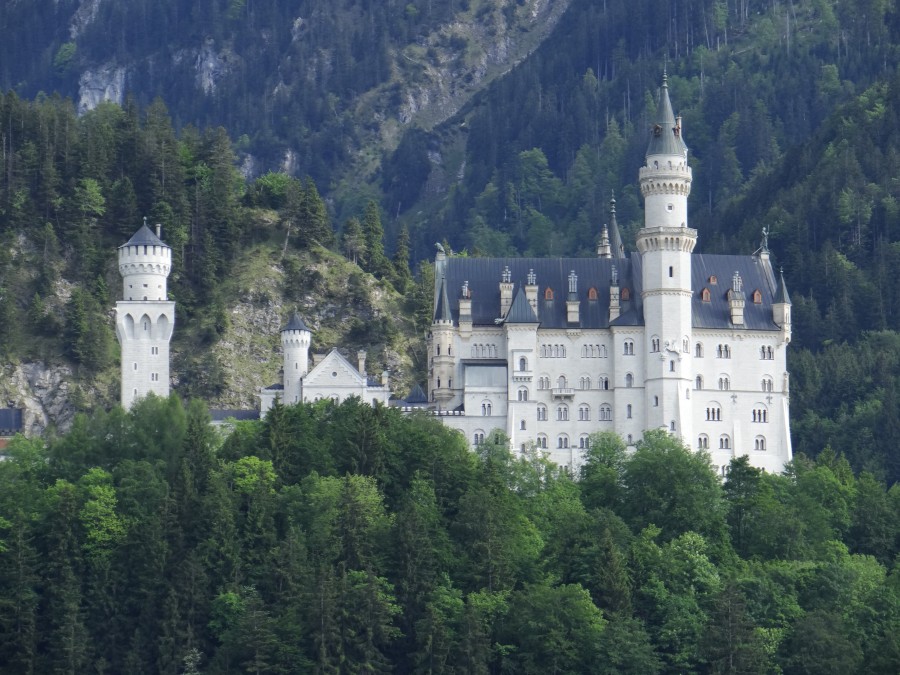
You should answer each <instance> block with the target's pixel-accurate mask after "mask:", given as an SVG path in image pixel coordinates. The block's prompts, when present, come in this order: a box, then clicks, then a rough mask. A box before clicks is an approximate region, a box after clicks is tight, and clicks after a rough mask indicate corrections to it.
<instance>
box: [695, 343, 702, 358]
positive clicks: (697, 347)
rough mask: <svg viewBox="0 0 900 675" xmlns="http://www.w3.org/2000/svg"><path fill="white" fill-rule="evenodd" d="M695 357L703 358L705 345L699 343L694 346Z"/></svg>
mask: <svg viewBox="0 0 900 675" xmlns="http://www.w3.org/2000/svg"><path fill="white" fill-rule="evenodd" d="M694 356H696V357H697V358H698V359H702V358H703V343H701V342H698V343H697V344H695V345H694Z"/></svg>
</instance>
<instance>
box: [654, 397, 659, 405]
mask: <svg viewBox="0 0 900 675" xmlns="http://www.w3.org/2000/svg"><path fill="white" fill-rule="evenodd" d="M653 407H654V408H658V407H659V396H654V397H653Z"/></svg>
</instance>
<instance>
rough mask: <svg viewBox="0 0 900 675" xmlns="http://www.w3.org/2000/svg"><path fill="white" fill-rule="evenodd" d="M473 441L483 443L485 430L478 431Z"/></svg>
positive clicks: (475, 443) (476, 443) (474, 443)
mask: <svg viewBox="0 0 900 675" xmlns="http://www.w3.org/2000/svg"><path fill="white" fill-rule="evenodd" d="M472 441H473V445H481V444H482V443H484V432H483V431H476V432H475V435H474V436H473V438H472Z"/></svg>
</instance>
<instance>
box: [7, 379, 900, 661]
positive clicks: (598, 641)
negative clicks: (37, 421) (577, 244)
mask: <svg viewBox="0 0 900 675" xmlns="http://www.w3.org/2000/svg"><path fill="white" fill-rule="evenodd" d="M592 441H593V443H592V446H591V449H590V450H589V451H588V452H587V455H586V458H585V463H584V465H583V467H582V468H581V473H580V476H578V477H577V478H578V480H574V479H573V478H575V477H573V476H570V475H568V474H567V473H565V472H562V471H560V470H559V469H558V468H557V467H555V466H554V465H552V464H550V463H548V462H546V461H545V460H543V459H542V458H541V457H540V456H539V455H538V454H537V453H534V452H533V451H529V452H525V453H523V454H521V455H519V454H517V456H515V457H514V456H512V455H511V454H510V453H509V450H508V441H507V439H506V438H504V437H502V436H501V435H499V434H495V435H493V436H491V437H489V438H487V439H486V441H485V443H483V444H482V445H480V446H479V447H478V449H477V452H476V453H473V452H471V451H470V450H469V448H468V447H467V444H466V442H465V440H464V439H463V438H462V436H460V435H458V434H456V433H455V432H453V431H451V430H449V429H447V428H445V427H443V426H442V425H441V424H440V423H439V421H437V420H435V419H434V418H432V417H429V416H427V415H424V416H418V415H403V414H401V413H400V412H399V411H397V410H395V409H391V408H386V407H383V406H376V407H374V408H373V407H370V406H368V405H366V404H363V403H361V402H359V401H358V400H355V399H351V400H349V401H347V402H345V403H343V404H341V405H335V404H333V403H331V402H330V401H322V402H319V403H317V404H300V405H297V406H291V407H281V406H277V407H276V408H274V409H273V410H272V411H271V412H270V413H269V415H268V416H267V417H266V419H265V421H262V422H241V423H237V425H236V426H235V427H234V428H233V430H231V431H230V432H229V433H227V434H225V435H220V434H219V432H218V431H217V430H215V429H214V428H213V427H211V425H210V420H209V417H208V414H207V412H206V406H205V405H204V404H203V403H202V402H200V401H197V400H195V401H192V402H191V403H189V404H187V405H186V406H183V405H182V404H181V402H180V400H179V399H178V398H177V397H176V396H174V395H173V396H172V397H170V398H169V399H159V398H156V397H153V396H151V397H149V398H148V399H146V400H143V401H141V402H139V404H138V405H136V406H135V408H134V409H133V410H132V411H131V412H129V413H125V412H123V411H122V409H121V408H115V409H113V410H112V411H111V412H109V413H98V414H96V415H94V416H92V417H86V416H82V417H80V418H79V419H78V420H77V422H76V423H75V425H74V427H73V428H72V430H71V431H70V432H69V433H68V434H66V435H64V436H60V437H58V438H54V439H33V440H27V439H25V438H22V437H19V438H17V439H15V440H14V441H13V443H12V444H11V445H10V447H9V448H8V458H7V459H6V461H3V462H0V598H2V601H0V671H2V672H4V673H11V674H12V673H15V674H16V675H22V674H30V673H51V672H54V673H87V672H100V673H135V674H139V673H164V674H170V673H171V674H179V675H181V674H193V675H196V674H198V673H204V674H213V673H254V674H260V673H379V672H399V673H542V674H543V673H609V674H614V673H635V674H641V675H648V674H653V673H684V672H696V673H776V672H777V673H785V674H786V675H793V674H798V675H799V674H801V673H817V674H827V673H834V674H835V675H838V674H840V675H846V674H847V673H872V674H874V673H886V674H887V673H896V672H897V669H898V666H900V576H898V568H897V566H896V563H895V560H896V556H897V552H898V528H900V517H898V515H900V491H898V490H900V488H898V487H897V486H896V485H895V486H894V487H892V488H891V489H890V490H888V489H886V486H885V484H884V483H883V482H882V481H880V480H878V479H877V478H876V477H875V476H873V475H872V474H871V473H868V472H863V473H860V474H858V475H857V474H854V472H853V470H852V469H851V467H850V465H849V464H848V462H847V461H846V459H845V458H843V457H842V456H840V455H838V454H836V453H835V452H833V451H832V450H831V449H826V450H825V451H823V452H822V453H820V454H819V456H818V458H817V459H816V460H814V461H813V460H810V459H809V458H807V457H805V456H802V455H801V456H798V457H797V458H796V459H795V460H794V461H793V462H792V463H791V464H790V466H788V467H787V469H786V471H785V473H784V474H783V475H773V474H766V473H762V472H761V471H759V470H757V469H754V468H752V467H751V466H749V464H748V462H747V458H746V457H743V458H739V459H735V460H733V461H732V463H731V466H730V467H729V472H728V475H727V478H725V479H724V482H723V481H722V479H720V478H719V477H718V476H717V475H716V474H715V473H714V472H713V470H712V468H711V466H710V463H709V460H708V457H707V456H705V455H704V454H702V453H700V454H698V453H695V452H693V451H691V450H689V449H687V448H684V447H681V446H680V445H679V444H678V442H677V441H675V440H673V439H672V438H671V437H669V436H668V435H667V434H664V433H661V432H648V433H646V434H645V436H644V438H643V440H642V441H640V443H638V447H637V449H636V451H635V452H633V453H627V454H626V451H625V447H624V445H623V443H622V441H621V439H620V438H618V437H617V436H615V435H614V434H608V433H607V434H597V435H595V436H594V437H593V439H592Z"/></svg>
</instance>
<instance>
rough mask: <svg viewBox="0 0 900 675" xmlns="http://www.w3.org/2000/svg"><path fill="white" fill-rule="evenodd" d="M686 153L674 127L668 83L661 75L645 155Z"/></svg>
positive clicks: (685, 148) (679, 133) (678, 132)
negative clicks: (660, 83)
mask: <svg viewBox="0 0 900 675" xmlns="http://www.w3.org/2000/svg"><path fill="white" fill-rule="evenodd" d="M686 153H687V146H686V145H685V144H684V140H682V138H681V129H680V128H678V127H677V126H676V123H675V113H674V112H672V101H670V100H669V81H668V78H667V77H666V76H665V75H663V82H662V87H660V90H659V105H658V106H657V109H656V121H655V122H654V123H653V126H652V128H651V129H650V144H649V145H648V146H647V155H648V156H650V155H684V154H686Z"/></svg>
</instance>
